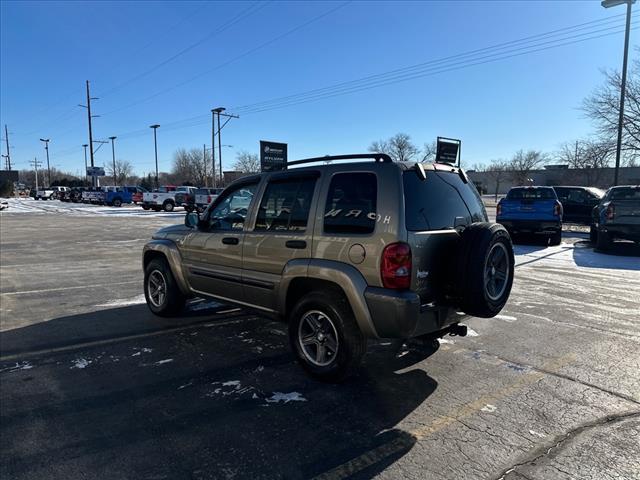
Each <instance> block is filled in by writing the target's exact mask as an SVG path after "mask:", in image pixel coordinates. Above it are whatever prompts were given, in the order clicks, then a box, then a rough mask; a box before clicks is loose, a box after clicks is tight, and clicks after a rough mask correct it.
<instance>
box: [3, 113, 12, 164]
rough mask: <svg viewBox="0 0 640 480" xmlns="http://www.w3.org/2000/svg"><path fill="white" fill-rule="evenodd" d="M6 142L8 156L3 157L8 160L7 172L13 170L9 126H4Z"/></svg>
mask: <svg viewBox="0 0 640 480" xmlns="http://www.w3.org/2000/svg"><path fill="white" fill-rule="evenodd" d="M4 140H5V142H7V154H6V155H3V156H4V157H5V158H6V159H7V170H11V152H10V151H9V131H8V130H7V124H6V123H5V124H4Z"/></svg>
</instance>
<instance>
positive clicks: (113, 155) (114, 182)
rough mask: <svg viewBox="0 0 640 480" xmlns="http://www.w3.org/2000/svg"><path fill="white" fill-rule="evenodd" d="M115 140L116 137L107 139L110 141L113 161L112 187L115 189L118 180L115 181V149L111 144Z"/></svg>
mask: <svg viewBox="0 0 640 480" xmlns="http://www.w3.org/2000/svg"><path fill="white" fill-rule="evenodd" d="M116 138H118V137H109V140H111V158H112V160H113V185H114V186H115V187H117V186H118V180H117V179H116V149H115V146H114V143H113V141H114V140H115V139H116Z"/></svg>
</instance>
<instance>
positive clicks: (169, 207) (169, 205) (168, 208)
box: [162, 202, 175, 212]
mask: <svg viewBox="0 0 640 480" xmlns="http://www.w3.org/2000/svg"><path fill="white" fill-rule="evenodd" d="M174 208H175V205H174V204H173V202H164V204H163V205H162V209H163V210H164V211H165V212H173V209H174Z"/></svg>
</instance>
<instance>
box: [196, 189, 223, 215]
mask: <svg viewBox="0 0 640 480" xmlns="http://www.w3.org/2000/svg"><path fill="white" fill-rule="evenodd" d="M222 190H223V189H222V188H199V189H197V190H196V193H195V195H194V197H195V209H196V211H197V212H198V213H202V212H204V211H205V210H206V208H207V207H208V206H209V204H210V203H211V202H213V201H214V200H215V199H216V198H218V195H220V194H221V193H222Z"/></svg>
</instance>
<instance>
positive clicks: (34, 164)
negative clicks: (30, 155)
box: [29, 157, 40, 192]
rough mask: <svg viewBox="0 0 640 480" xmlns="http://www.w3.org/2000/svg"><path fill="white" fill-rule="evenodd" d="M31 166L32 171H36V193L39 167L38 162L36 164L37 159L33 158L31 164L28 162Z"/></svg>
mask: <svg viewBox="0 0 640 480" xmlns="http://www.w3.org/2000/svg"><path fill="white" fill-rule="evenodd" d="M29 163H30V164H31V165H33V168H34V170H35V171H36V192H37V191H38V167H39V166H40V162H38V158H37V157H34V159H33V161H32V162H29Z"/></svg>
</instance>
